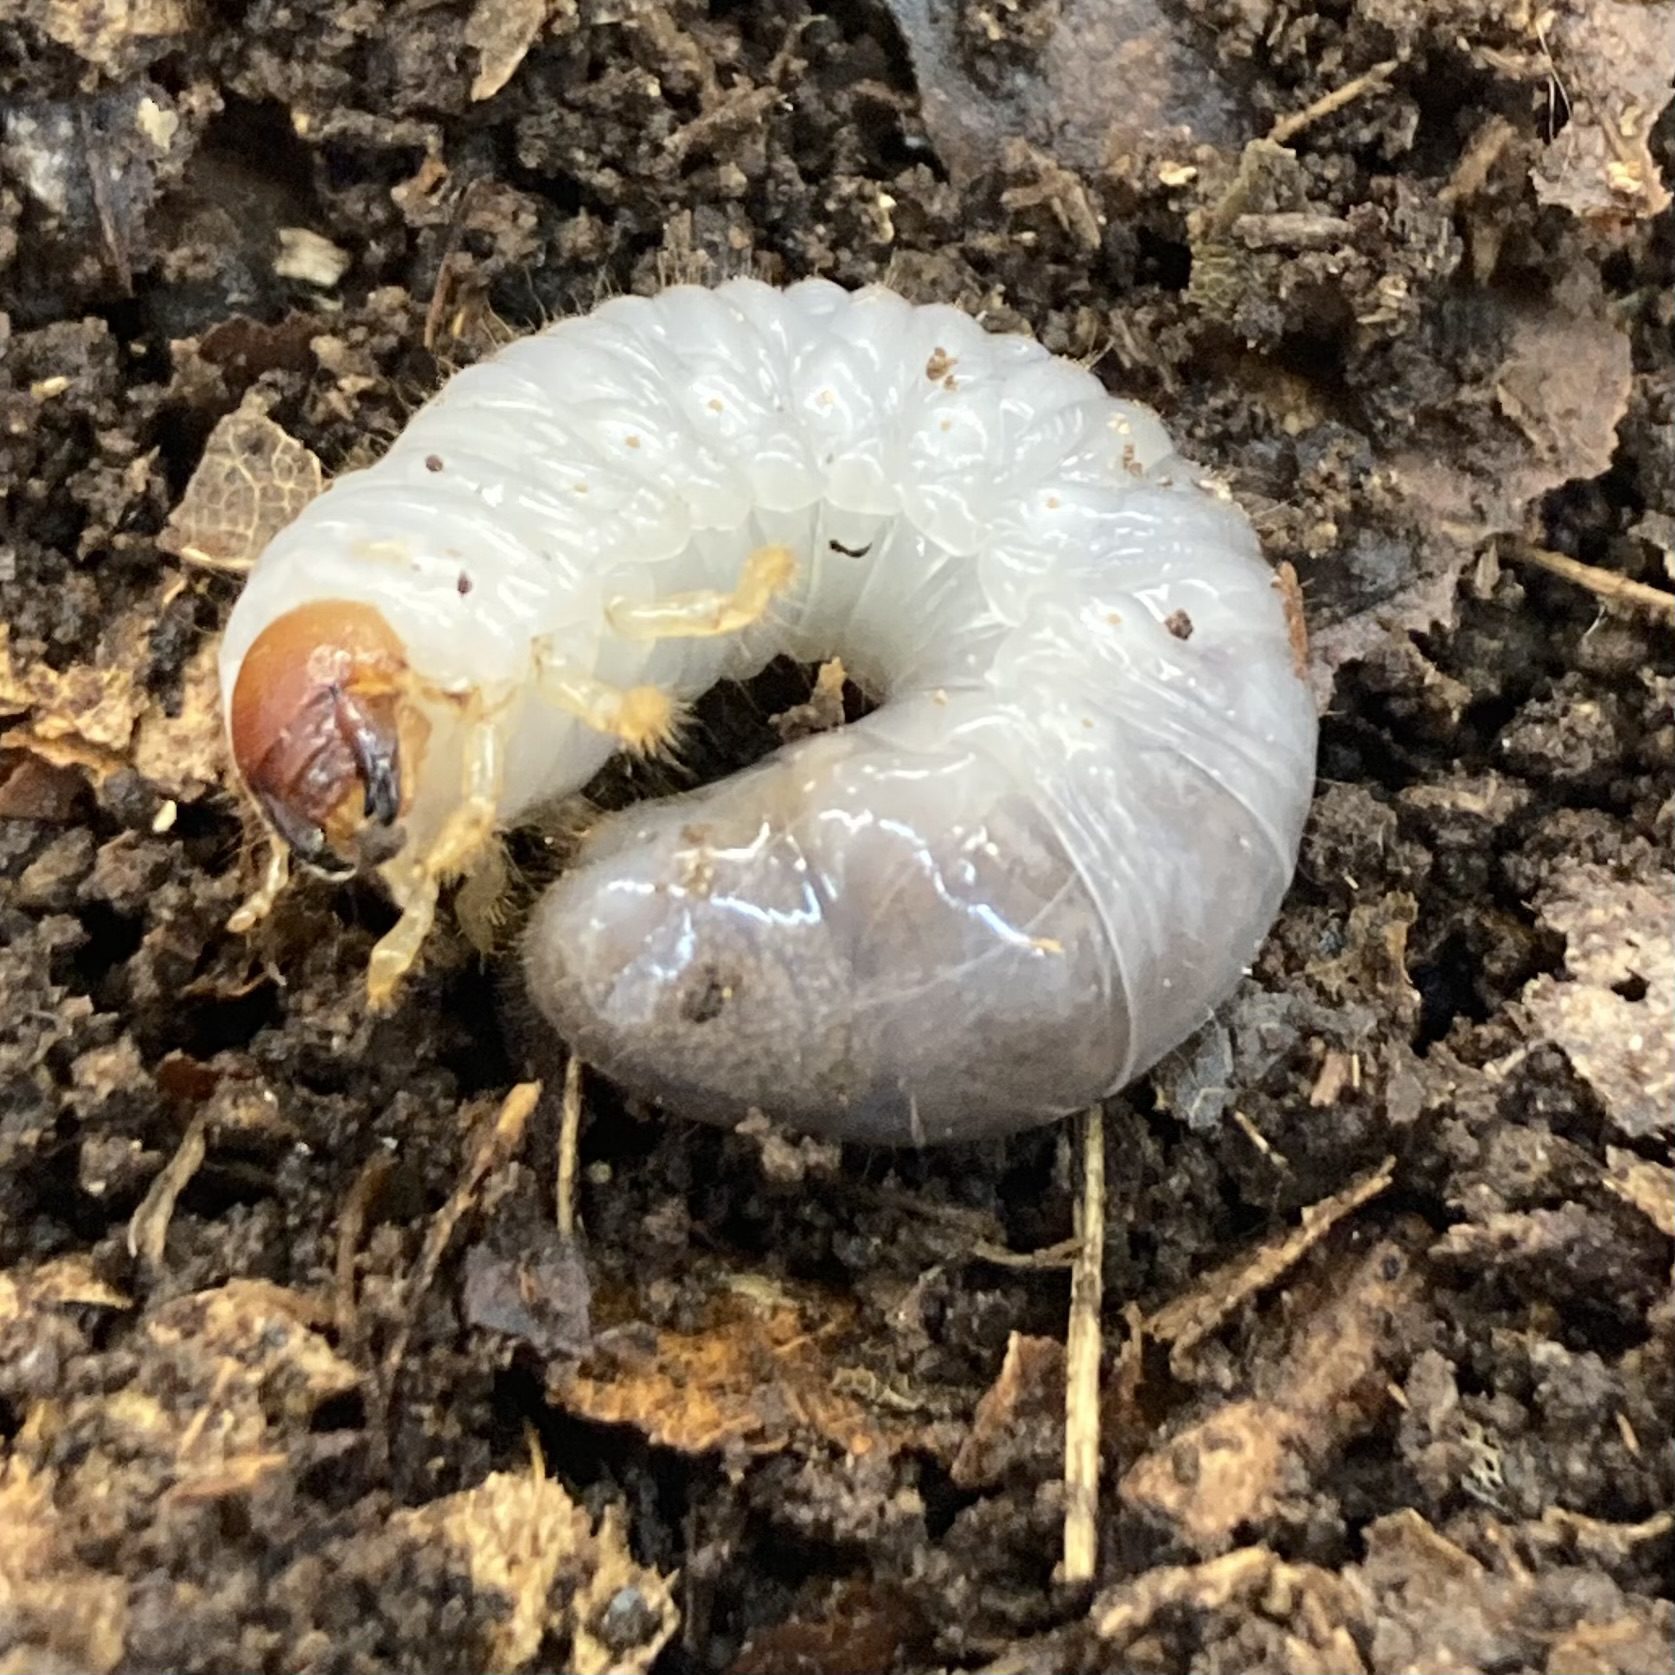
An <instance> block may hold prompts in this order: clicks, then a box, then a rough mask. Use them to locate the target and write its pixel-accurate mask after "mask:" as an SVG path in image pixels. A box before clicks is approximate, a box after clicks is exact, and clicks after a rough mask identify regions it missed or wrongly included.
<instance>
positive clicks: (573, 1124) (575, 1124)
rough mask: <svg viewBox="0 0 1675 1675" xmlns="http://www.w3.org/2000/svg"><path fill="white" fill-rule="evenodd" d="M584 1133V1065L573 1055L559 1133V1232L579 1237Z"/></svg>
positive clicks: (566, 1072) (567, 1068) (567, 1071)
mask: <svg viewBox="0 0 1675 1675" xmlns="http://www.w3.org/2000/svg"><path fill="white" fill-rule="evenodd" d="M581 1131H582V1061H581V1060H580V1059H579V1058H578V1057H577V1056H576V1055H575V1054H574V1053H572V1054H571V1055H570V1058H569V1061H568V1062H567V1063H566V1064H565V1066H564V1112H563V1116H562V1119H561V1121H560V1123H559V1129H558V1231H559V1236H560V1237H561V1238H564V1239H573V1238H574V1237H575V1236H576V1148H577V1143H578V1140H579V1138H580V1135H581Z"/></svg>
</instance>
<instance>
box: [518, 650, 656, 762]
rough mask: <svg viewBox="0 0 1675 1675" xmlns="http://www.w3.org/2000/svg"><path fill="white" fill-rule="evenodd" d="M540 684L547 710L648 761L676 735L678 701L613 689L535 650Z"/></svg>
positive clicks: (647, 689)
mask: <svg viewBox="0 0 1675 1675" xmlns="http://www.w3.org/2000/svg"><path fill="white" fill-rule="evenodd" d="M535 668H536V682H537V685H538V686H539V689H540V693H541V696H542V697H543V698H545V699H546V701H547V702H548V703H549V704H552V705H554V706H555V707H556V708H558V709H561V710H563V711H564V712H565V714H566V715H573V716H575V718H576V719H577V720H578V721H584V722H586V723H587V725H588V726H589V727H591V728H593V729H594V731H595V732H599V733H609V734H610V735H611V736H612V737H613V738H617V739H620V740H621V741H622V743H623V745H624V747H625V748H627V749H628V750H631V751H633V752H634V753H635V754H636V755H639V756H644V755H647V754H649V753H650V752H652V751H654V750H660V749H661V748H662V747H663V746H664V745H666V744H668V743H669V741H670V740H671V739H672V738H673V737H674V735H675V728H676V725H677V722H678V719H679V716H678V712H677V710H676V708H675V703H674V700H673V699H672V698H671V697H670V696H669V695H668V693H667V692H664V691H662V690H661V689H660V688H658V687H655V686H630V687H626V688H624V687H620V686H611V685H609V684H608V683H606V682H605V681H602V680H596V679H594V677H593V676H592V675H584V674H580V673H578V672H576V671H575V670H573V669H569V668H566V667H565V666H564V665H563V664H562V663H553V662H549V661H547V659H546V658H545V657H544V656H543V655H542V648H541V647H540V646H539V645H537V646H536V649H535Z"/></svg>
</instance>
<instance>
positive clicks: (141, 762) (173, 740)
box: [133, 640, 228, 802]
mask: <svg viewBox="0 0 1675 1675" xmlns="http://www.w3.org/2000/svg"><path fill="white" fill-rule="evenodd" d="M217 652H218V647H217V645H216V643H215V641H213V640H206V641H205V642H204V644H203V645H201V646H199V648H198V649H197V651H195V652H194V653H193V654H192V659H191V661H190V662H189V663H188V664H187V665H186V670H185V674H184V677H183V679H182V681H181V689H180V700H179V703H178V705H177V706H175V711H174V713H173V714H172V715H171V714H170V713H169V712H168V711H167V710H166V709H164V707H163V706H162V705H161V704H158V703H155V702H153V703H151V704H148V705H147V706H146V708H145V709H144V710H143V711H142V712H141V714H140V718H139V723H138V725H137V726H136V727H135V729H134V748H133V763H134V767H135V769H136V770H137V771H138V772H139V773H140V774H142V775H143V776H144V777H145V778H146V779H148V780H150V781H151V783H152V784H153V785H154V786H156V787H157V789H158V790H159V791H161V792H162V793H163V794H164V795H165V796H168V797H174V798H176V799H178V800H179V801H181V802H191V801H193V800H194V799H195V798H198V797H201V796H203V795H204V793H205V792H207V791H210V790H212V789H214V787H216V786H217V785H219V784H220V783H221V782H222V780H223V778H224V777H225V775H226V773H227V766H228V763H227V745H226V733H225V731H224V728H223V723H222V720H221V679H220V675H219V673H218V672H217V668H216V658H217Z"/></svg>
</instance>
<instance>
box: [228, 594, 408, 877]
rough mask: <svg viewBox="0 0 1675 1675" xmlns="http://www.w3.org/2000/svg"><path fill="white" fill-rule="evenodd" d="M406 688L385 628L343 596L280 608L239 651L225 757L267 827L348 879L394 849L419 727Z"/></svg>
mask: <svg viewBox="0 0 1675 1675" xmlns="http://www.w3.org/2000/svg"><path fill="white" fill-rule="evenodd" d="M407 689H408V669H407V659H406V655H405V652H404V649H403V647H402V643H401V641H400V640H399V639H398V638H397V636H396V634H395V631H394V630H393V629H392V628H391V627H390V625H389V623H388V622H387V621H385V619H384V617H383V615H382V614H381V613H380V612H379V611H378V610H376V609H375V608H374V607H373V606H371V605H363V604H359V603H356V602H354V601H351V600H344V599H326V600H320V601H317V602H316V603H314V604H309V605H302V606H299V607H298V608H297V609H296V610H293V611H287V612H286V613H285V614H284V615H283V616H280V617H277V618H276V619H275V620H274V621H273V622H271V623H269V624H268V626H267V627H266V628H265V629H263V631H262V632H261V634H259V635H258V636H257V638H256V639H255V640H254V641H253V642H252V644H251V646H250V649H249V650H248V651H247V652H246V653H245V654H244V660H243V662H242V663H241V664H240V666H239V672H238V678H237V680H236V681H235V683H234V686H233V698H232V704H231V706H230V708H229V712H228V725H229V729H230V733H231V739H232V750H233V760H234V762H235V763H236V764H237V766H238V771H239V773H240V775H241V776H242V777H243V779H244V782H245V784H246V785H247V786H249V788H250V791H251V793H252V795H253V796H254V797H255V798H256V801H257V802H258V803H259V804H260V805H261V809H262V812H263V814H265V815H266V816H267V818H268V820H269V822H270V823H271V824H272V826H273V828H274V830H275V831H276V832H277V833H278V834H279V836H280V837H281V838H283V839H284V841H285V843H286V844H287V845H288V846H289V848H290V849H291V851H292V853H293V854H294V855H295V856H296V857H297V859H298V860H300V861H303V862H305V863H306V864H307V865H308V866H310V867H313V868H314V869H315V870H317V871H319V872H323V873H326V874H328V875H329V876H333V877H347V876H348V875H349V874H351V873H354V872H356V871H358V870H360V869H361V868H363V867H369V866H375V865H377V864H378V863H379V862H382V861H385V860H388V859H389V858H390V856H392V855H393V854H395V853H396V851H397V850H398V849H400V847H401V844H402V833H401V830H400V828H399V827H398V826H397V825H396V820H397V818H398V816H399V815H400V814H401V813H402V812H403V811H404V809H405V806H406V801H405V799H404V797H403V789H402V758H403V755H404V748H403V747H404V743H405V745H406V753H407V754H411V752H412V750H413V749H414V748H415V747H416V746H417V745H418V744H419V742H420V739H421V736H422V735H421V734H420V733H418V732H417V731H416V729H422V727H423V725H424V723H423V719H422V717H420V716H419V714H418V712H417V710H416V709H415V707H414V706H413V705H411V704H409V703H407V702H406V701H405V695H406V692H407ZM404 734H405V735H406V738H405V740H404V737H403V735H404Z"/></svg>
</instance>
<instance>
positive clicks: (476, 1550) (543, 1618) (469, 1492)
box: [392, 1472, 679, 1675]
mask: <svg viewBox="0 0 1675 1675" xmlns="http://www.w3.org/2000/svg"><path fill="white" fill-rule="evenodd" d="M392 1522H393V1524H394V1527H395V1528H396V1529H397V1530H398V1531H402V1532H405V1533H408V1534H411V1535H414V1536H417V1537H419V1538H421V1539H422V1540H424V1541H426V1542H431V1541H441V1542H444V1543H446V1544H447V1545H448V1546H449V1547H450V1548H451V1549H452V1550H453V1552H454V1553H455V1554H456V1555H457V1556H458V1559H459V1562H460V1565H461V1567H462V1568H463V1569H464V1571H465V1573H466V1574H467V1575H468V1576H469V1577H470V1579H471V1585H472V1587H473V1588H475V1589H477V1590H480V1591H482V1592H487V1593H494V1594H498V1595H500V1596H501V1597H502V1598H503V1599H504V1600H505V1601H506V1604H507V1607H508V1610H507V1613H506V1615H504V1616H503V1617H502V1618H501V1619H500V1621H499V1622H498V1624H497V1625H496V1627H495V1629H494V1631H493V1634H492V1637H491V1640H490V1644H489V1645H488V1646H487V1647H486V1648H485V1651H486V1654H487V1661H486V1664H485V1667H487V1668H489V1669H501V1670H515V1669H523V1668H525V1667H527V1666H528V1665H529V1664H530V1663H532V1662H533V1661H534V1659H535V1656H536V1654H537V1653H538V1652H539V1651H540V1649H541V1644H542V1641H543V1640H545V1639H546V1637H547V1636H548V1635H551V1636H553V1637H554V1638H555V1639H560V1640H566V1641H568V1642H569V1647H570V1652H569V1656H568V1657H567V1658H566V1660H565V1662H564V1666H563V1667H564V1668H566V1669H573V1670H575V1671H577V1675H605V1672H606V1671H611V1672H612V1675H616V1672H618V1671H621V1672H622V1675H638V1672H640V1671H643V1670H645V1669H648V1668H650V1666H651V1663H652V1660H653V1659H654V1658H655V1657H656V1656H657V1654H658V1652H659V1651H660V1650H661V1649H662V1647H663V1645H664V1642H665V1641H667V1640H668V1638H669V1636H670V1635H671V1634H673V1633H674V1630H675V1626H676V1624H677V1623H678V1621H679V1612H678V1611H677V1610H676V1607H675V1602H674V1599H673V1598H672V1596H671V1595H670V1592H669V1586H668V1582H667V1581H666V1579H665V1578H663V1577H661V1576H659V1575H658V1574H657V1572H656V1571H654V1570H646V1569H644V1568H643V1567H641V1566H639V1565H637V1564H635V1562H634V1560H633V1558H632V1557H631V1556H630V1554H629V1551H628V1541H627V1535H626V1532H625V1530H624V1528H623V1523H622V1518H621V1516H620V1514H619V1513H618V1512H617V1510H616V1509H615V1508H614V1507H613V1508H610V1509H609V1510H607V1512H606V1513H605V1516H604V1517H603V1518H602V1519H601V1520H600V1523H599V1527H598V1529H597V1530H595V1529H594V1527H593V1520H592V1519H591V1518H590V1517H589V1516H588V1514H587V1512H586V1511H585V1510H584V1509H583V1508H582V1507H579V1506H577V1505H576V1503H575V1502H574V1501H572V1500H571V1499H570V1497H569V1496H568V1495H567V1494H566V1493H565V1492H564V1490H563V1488H562V1487H561V1486H560V1485H559V1484H557V1483H554V1482H552V1481H551V1480H550V1479H548V1478H547V1477H545V1476H543V1475H542V1474H540V1473H539V1472H537V1473H535V1474H533V1475H530V1476H517V1475H513V1474H511V1473H508V1472H495V1473H494V1474H493V1475H492V1476H490V1477H487V1478H485V1479H484V1480H483V1482H481V1483H480V1484H478V1485H477V1487H476V1488H474V1489H466V1490H463V1491H461V1492H460V1493H459V1494H457V1495H447V1496H444V1497H443V1498H442V1499H441V1500H435V1501H431V1502H429V1503H428V1504H427V1505H425V1506H420V1507H414V1508H411V1509H410V1510H407V1511H404V1512H398V1513H397V1514H396V1516H395V1518H394V1519H393V1520H392ZM625 1601H631V1602H632V1604H633V1606H634V1609H632V1610H627V1609H623V1608H622V1607H623V1604H624V1602H625ZM618 1623H626V1624H630V1625H632V1627H633V1632H632V1633H631V1634H629V1635H627V1636H624V1634H623V1631H622V1629H621V1628H619V1627H617V1626H616V1624H618ZM625 1640H626V1643H625Z"/></svg>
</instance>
